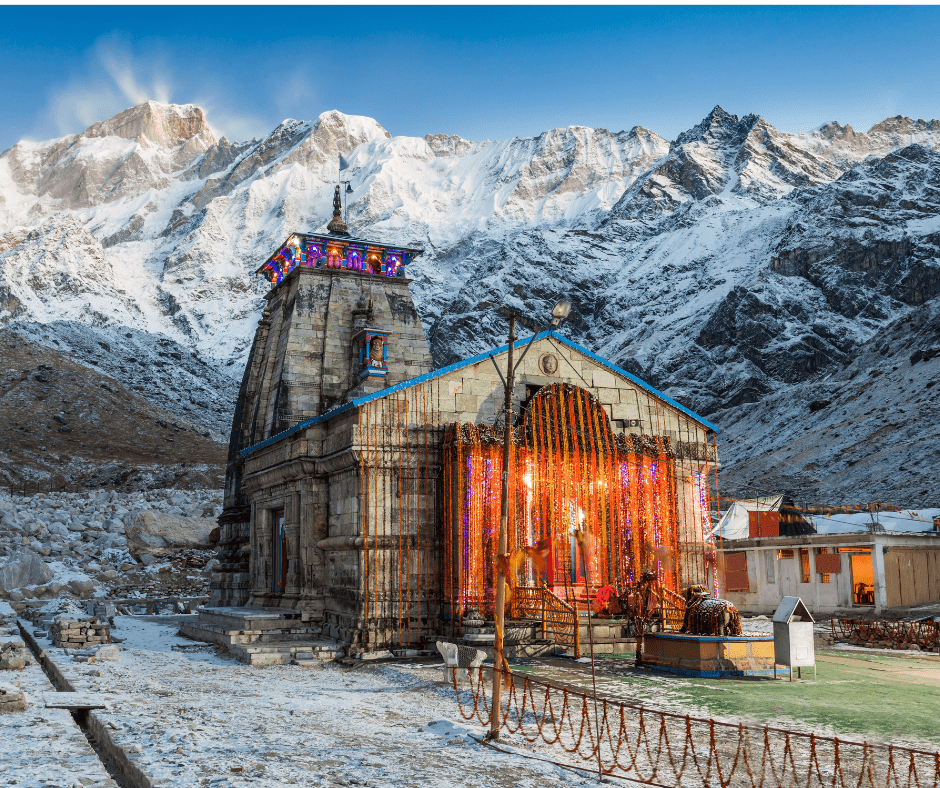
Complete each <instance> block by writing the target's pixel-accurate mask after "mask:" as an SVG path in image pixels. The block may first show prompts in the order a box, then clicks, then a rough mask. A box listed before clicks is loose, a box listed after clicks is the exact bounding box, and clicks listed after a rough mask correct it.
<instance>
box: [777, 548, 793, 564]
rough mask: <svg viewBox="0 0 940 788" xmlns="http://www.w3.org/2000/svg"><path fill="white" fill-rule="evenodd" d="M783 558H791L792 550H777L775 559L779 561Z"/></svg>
mask: <svg viewBox="0 0 940 788" xmlns="http://www.w3.org/2000/svg"><path fill="white" fill-rule="evenodd" d="M784 558H793V551H792V550H778V551H777V560H778V561H780V560H782V559H784Z"/></svg>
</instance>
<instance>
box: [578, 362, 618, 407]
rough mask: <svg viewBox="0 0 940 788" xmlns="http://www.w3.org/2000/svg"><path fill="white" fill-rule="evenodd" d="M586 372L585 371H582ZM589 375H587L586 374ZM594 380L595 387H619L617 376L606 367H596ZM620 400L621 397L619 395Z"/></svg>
mask: <svg viewBox="0 0 940 788" xmlns="http://www.w3.org/2000/svg"><path fill="white" fill-rule="evenodd" d="M581 374H582V375H583V374H584V373H583V372H582V373H581ZM585 377H587V375H585ZM592 382H593V385H594V387H595V388H607V389H615V388H616V387H617V378H616V376H615V375H614V374H613V373H612V372H608V371H607V370H606V369H601V368H600V367H595V368H594V371H593V376H592ZM618 401H619V397H618Z"/></svg>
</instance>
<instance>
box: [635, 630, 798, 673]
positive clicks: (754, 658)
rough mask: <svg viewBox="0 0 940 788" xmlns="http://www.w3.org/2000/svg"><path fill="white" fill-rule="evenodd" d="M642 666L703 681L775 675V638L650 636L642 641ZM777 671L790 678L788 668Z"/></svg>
mask: <svg viewBox="0 0 940 788" xmlns="http://www.w3.org/2000/svg"><path fill="white" fill-rule="evenodd" d="M643 665H644V666H645V667H648V668H653V669H654V670H662V671H666V672H667V673H677V674H679V675H682V676H700V677H702V678H724V677H728V676H772V675H774V639H773V637H768V636H760V637H707V636H704V635H667V634H661V633H658V634H649V635H645V636H644V638H643ZM777 672H778V673H782V674H784V675H787V674H788V668H778V669H777Z"/></svg>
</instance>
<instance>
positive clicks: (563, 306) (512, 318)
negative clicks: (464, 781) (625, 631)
mask: <svg viewBox="0 0 940 788" xmlns="http://www.w3.org/2000/svg"><path fill="white" fill-rule="evenodd" d="M569 312H571V302H570V301H568V300H567V299H562V300H561V301H559V302H558V303H557V304H555V308H554V309H552V328H557V327H558V326H559V325H560V324H561V322H562V321H563V320H565V318H567V317H568V313H569ZM539 333H541V332H538V331H536V332H535V333H534V334H533V335H532V339H530V340H529V344H528V345H526V349H525V350H524V351H523V353H522V355H521V356H520V357H519V362H518V363H517V364H516V366H513V364H512V351H513V345H514V344H515V342H516V314H515V312H510V313H509V355H508V358H507V364H506V377H505V378H503V373H502V371H501V370H500V369H499V367H498V366H497V367H496V371H497V372H499V376H500V377H501V378H503V385H504V386H505V390H506V401H505V407H504V410H505V412H506V414H505V415H506V422H505V427H504V429H503V485H502V497H501V500H500V507H499V544H498V547H497V551H496V554H497V567H499V566H500V565H502V566H508V563H509V561H508V559H509V556H508V555H507V554H506V550H507V545H506V542H507V541H508V538H507V534H506V531H507V526H508V524H509V447H510V440H511V437H512V384H513V381H514V379H515V377H516V369H518V367H519V364H521V363H522V359H524V358H525V354H526V353H528V352H529V348H530V347H532V344H533V343H534V342H535V338H536V337H537V336H538V335H539ZM490 360H491V361H492V362H493V365H494V366H495V365H496V359H494V358H493V357H492V356H490ZM505 605H506V578H505V576H504V575H503V574H502V572H500V571H499V569H498V568H497V572H496V641H495V642H494V643H493V650H494V651H495V654H494V656H493V693H492V694H493V702H492V704H491V706H490V731H489V733H487V734H486V738H487V739H490V740H493V739H499V723H500V719H499V715H500V696H501V695H502V689H503V684H502V681H500V679H499V675H500V674H499V671H500V670H501V669H502V666H503V665H504V664H505V661H506V660H505V657H504V656H503V628H504V625H505V623H506V616H505V614H504V611H503V608H504V607H505Z"/></svg>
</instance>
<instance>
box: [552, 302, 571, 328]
mask: <svg viewBox="0 0 940 788" xmlns="http://www.w3.org/2000/svg"><path fill="white" fill-rule="evenodd" d="M569 312H571V302H570V301H569V300H568V299H567V298H563V299H562V300H561V301H559V302H558V303H557V304H555V308H554V309H553V310H552V327H555V326H557V325H558V324H559V323H561V322H562V321H563V320H565V319H566V318H567V317H568V313H569Z"/></svg>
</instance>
